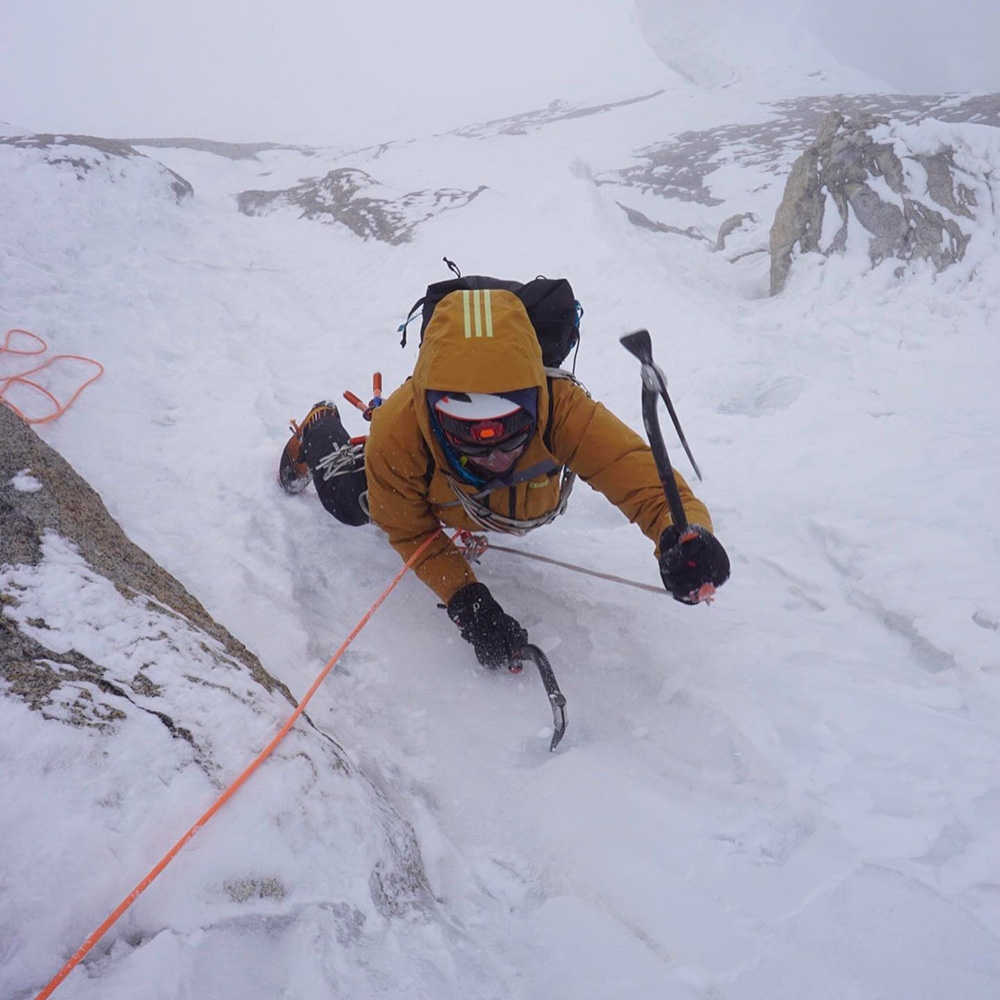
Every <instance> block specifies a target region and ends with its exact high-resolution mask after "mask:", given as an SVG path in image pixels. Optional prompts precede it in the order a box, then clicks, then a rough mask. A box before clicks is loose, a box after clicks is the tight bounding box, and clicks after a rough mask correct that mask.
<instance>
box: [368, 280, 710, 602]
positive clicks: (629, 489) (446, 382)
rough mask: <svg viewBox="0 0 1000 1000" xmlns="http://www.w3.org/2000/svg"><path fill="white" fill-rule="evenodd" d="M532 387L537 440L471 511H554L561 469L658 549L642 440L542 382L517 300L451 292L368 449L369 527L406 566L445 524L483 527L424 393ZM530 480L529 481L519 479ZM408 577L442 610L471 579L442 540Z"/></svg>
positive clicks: (665, 519)
mask: <svg viewBox="0 0 1000 1000" xmlns="http://www.w3.org/2000/svg"><path fill="white" fill-rule="evenodd" d="M531 386H534V387H536V388H537V390H538V424H537V426H536V429H535V433H534V436H533V437H532V439H531V441H530V443H529V445H528V447H527V449H526V450H525V452H524V454H523V455H522V456H521V457H520V458H519V459H518V461H517V464H516V466H515V467H514V469H513V470H512V472H511V473H508V475H507V477H505V478H506V479H507V480H508V481H510V483H511V485H504V486H501V487H499V488H494V489H492V491H490V492H489V493H488V494H486V496H481V497H480V499H479V501H478V503H479V504H482V505H486V506H488V508H489V510H491V511H493V512H495V513H496V514H498V515H500V516H501V517H502V518H505V519H509V520H510V521H511V522H530V521H532V520H533V519H536V518H540V517H542V516H544V515H546V514H548V513H550V512H552V511H554V510H555V509H556V508H557V507H558V505H559V500H560V471H561V469H562V468H563V467H567V468H568V469H570V470H571V471H572V472H574V473H576V475H578V476H579V477H580V478H581V479H582V480H583V481H584V482H585V483H588V484H589V485H590V486H592V487H593V488H594V489H596V490H599V491H600V492H601V493H603V494H604V495H605V496H606V497H607V498H608V499H609V500H610V501H611V502H612V503H613V504H614V505H615V506H616V507H617V508H618V509H619V510H620V511H621V512H622V513H623V514H624V515H625V516H626V517H627V518H628V519H629V520H630V521H633V522H635V523H636V524H638V525H639V528H640V529H641V531H642V533H643V534H644V535H646V536H647V537H648V538H650V539H652V540H653V542H658V541H659V538H660V535H661V533H662V532H663V530H664V528H666V527H668V526H669V525H670V524H671V523H672V519H671V516H670V509H669V507H668V506H667V501H666V498H665V497H664V495H663V487H662V486H661V484H660V477H659V474H658V472H657V469H656V462H655V460H654V459H653V454H652V452H651V451H650V450H649V446H648V445H647V444H646V442H645V441H644V440H643V439H642V438H641V437H640V436H639V435H638V434H636V432H635V431H633V430H632V429H631V428H630V427H628V426H627V425H626V424H624V423H622V422H621V421H620V420H619V419H618V418H617V417H616V416H615V415H614V414H613V413H611V412H610V411H609V410H607V409H605V407H604V406H602V405H601V404H600V403H597V402H595V401H594V400H592V399H591V398H590V396H589V395H588V394H587V392H586V390H584V389H583V388H582V387H581V386H579V385H577V384H576V383H575V382H573V381H572V380H570V379H566V378H553V379H548V378H547V377H546V373H545V368H544V367H543V365H542V352H541V349H540V348H539V346H538V340H537V338H536V336H535V331H534V329H533V328H532V326H531V323H530V321H529V320H528V315H527V313H526V312H525V310H524V306H523V305H522V304H521V301H520V299H518V298H517V296H516V295H514V294H513V293H512V292H507V291H499V290H493V291H487V290H480V291H466V292H452V293H451V294H450V295H447V296H445V298H443V299H442V300H441V301H440V302H439V303H438V305H437V307H436V308H435V310H434V315H433V317H432V319H431V321H430V323H429V324H428V325H427V329H426V331H425V332H424V340H423V344H422V345H421V347H420V354H419V356H418V358H417V364H416V367H415V368H414V369H413V377H412V378H410V379H408V380H407V381H406V382H405V383H404V384H403V385H402V386H400V387H399V388H398V389H397V390H396V391H395V392H394V393H393V394H392V395H391V396H390V397H389V398H388V399H387V400H386V401H385V402H384V403H383V404H382V406H380V407H379V408H378V409H376V410H375V412H374V415H373V418H372V426H371V434H370V436H369V438H368V442H367V444H366V446H365V471H366V473H367V478H368V504H369V508H370V511H371V519H372V521H373V522H374V523H375V524H377V525H378V526H379V527H380V528H382V530H383V531H385V532H386V534H387V535H388V536H389V542H390V544H391V545H392V546H393V548H394V549H396V551H397V552H398V553H399V554H400V555H401V556H402V557H403V559H404V560H406V559H409V558H410V556H412V555H413V553H414V552H415V551H416V550H417V549H418V548H419V547H420V545H422V544H423V542H424V541H426V539H427V537H428V536H429V535H431V534H433V533H434V532H435V531H436V530H437V529H438V528H439V527H440V526H441V525H442V524H445V525H449V526H451V527H454V528H465V529H468V530H470V531H477V530H482V525H481V523H477V521H475V520H473V519H472V517H471V516H470V515H469V513H467V511H466V509H465V507H464V506H463V505H462V503H461V502H460V501H459V500H458V491H461V492H462V493H463V494H464V495H465V496H466V497H469V496H472V495H474V494H476V493H477V488H476V487H475V486H473V485H470V484H466V483H463V482H461V481H460V480H459V479H458V477H457V476H456V475H455V473H454V471H453V470H452V469H451V467H450V466H449V464H448V460H447V458H446V457H445V453H444V449H443V448H442V446H441V444H440V442H439V441H438V440H437V438H436V436H435V434H434V431H433V430H432V426H431V415H430V410H429V408H428V405H427V400H426V393H427V391H428V390H441V391H445V392H447V391H450V392H488V393H496V392H513V391H515V390H518V389H526V388H529V387H531ZM526 471H527V472H529V473H532V474H531V475H530V476H529V477H528V478H521V477H523V476H524V474H525V472H526ZM675 475H676V476H677V486H678V488H679V490H680V494H681V499H682V501H683V504H684V511H685V513H686V514H687V516H688V520H689V521H690V522H691V523H692V524H700V525H702V526H703V527H705V528H707V529H708V530H709V531H711V530H712V521H711V518H710V517H709V514H708V510H707V509H706V508H705V505H704V504H703V503H702V502H701V501H700V500H698V499H697V497H695V495H694V494H693V493H692V492H691V489H690V487H689V486H688V484H687V483H686V482H685V481H684V479H683V478H682V477H681V476H680V475H679V474H676V473H675ZM518 480H520V481H518ZM514 527H515V524H514V523H512V524H511V525H510V528H514ZM508 530H510V529H508ZM414 571H415V572H416V574H417V576H419V577H420V579H421V580H423V582H424V583H426V584H427V586H428V587H430V588H431V589H432V590H433V591H434V592H435V593H436V594H437V595H438V597H440V598H441V600H442V601H444V602H445V603H447V602H448V601H449V600H450V599H451V597H452V595H453V594H455V592H456V591H458V590H459V589H460V588H462V587H464V586H465V585H466V584H468V583H473V582H475V579H476V576H475V574H474V573H473V571H472V568H471V567H470V566H469V563H468V562H467V560H466V559H465V557H464V556H463V555H462V554H461V552H460V551H459V550H458V549H457V548H456V547H455V545H454V544H453V543H452V542H451V540H450V538H449V537H448V536H446V535H444V534H442V535H441V536H440V537H439V538H438V539H437V540H436V541H435V542H433V543H432V544H431V546H430V547H429V549H427V550H426V551H425V552H424V554H423V555H422V556H421V558H420V560H419V561H418V562H417V564H416V565H415V566H414Z"/></svg>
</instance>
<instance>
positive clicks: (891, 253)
mask: <svg viewBox="0 0 1000 1000" xmlns="http://www.w3.org/2000/svg"><path fill="white" fill-rule="evenodd" d="M979 128H982V126H967V127H966V129H965V130H961V129H960V128H959V127H958V126H952V127H951V128H948V127H943V126H942V125H941V123H940V122H936V121H934V120H932V119H930V120H924V121H923V122H920V123H917V124H902V123H899V122H895V123H894V122H892V121H891V120H890V119H889V118H886V117H882V116H879V115H864V116H861V117H858V118H853V119H848V118H846V117H845V116H844V115H842V114H838V113H836V112H834V113H831V114H830V115H829V116H828V117H827V119H826V121H825V122H824V123H823V125H822V127H821V129H820V133H819V136H818V137H817V139H816V141H815V142H814V143H813V144H812V145H811V146H810V147H809V148H808V149H807V150H806V151H805V152H804V153H803V154H802V155H801V156H800V157H799V159H798V160H796V162H795V164H794V165H793V167H792V171H791V174H790V175H789V177H788V181H787V183H786V185H785V193H784V198H783V199H782V202H781V205H780V206H779V207H778V211H777V213H776V214H775V218H774V224H773V226H772V227H771V241H770V251H771V294H772V295H774V294H777V293H778V292H780V291H781V290H782V289H783V288H784V286H785V281H786V279H787V277H788V272H789V270H790V268H791V266H792V259H793V255H794V253H795V252H796V250H798V252H801V253H822V254H825V255H830V254H834V253H844V252H845V250H846V249H847V246H848V242H849V241H851V242H854V241H856V240H858V239H860V240H862V241H863V243H862V246H863V247H864V249H866V250H867V254H868V258H869V260H870V261H871V263H872V265H873V266H874V265H877V264H879V263H880V262H881V261H883V260H885V259H887V258H895V259H897V260H900V261H903V262H909V261H912V260H925V261H929V262H930V263H931V264H932V265H933V267H934V268H935V270H937V271H941V270H944V268H946V267H949V266H950V265H952V264H954V263H955V262H956V261H959V260H961V259H962V258H963V257H964V256H965V251H966V247H967V246H968V244H969V241H970V240H971V239H972V234H973V231H974V229H975V228H977V227H978V226H981V225H984V224H987V225H990V226H991V227H993V226H995V220H996V211H997V209H996V205H997V197H996V195H997V193H998V192H997V190H996V181H995V180H994V178H993V174H994V172H995V164H996V159H995V158H994V156H991V155H989V153H984V152H983V151H978V154H977V152H976V151H974V150H973V149H972V148H971V145H972V144H971V143H970V142H969V140H968V139H967V137H966V131H969V130H975V129H979ZM992 146H993V150H994V151H995V150H996V149H998V148H1000V146H997V144H996V143H995V142H994V143H992ZM833 209H835V210H836V211H835V213H834V211H833Z"/></svg>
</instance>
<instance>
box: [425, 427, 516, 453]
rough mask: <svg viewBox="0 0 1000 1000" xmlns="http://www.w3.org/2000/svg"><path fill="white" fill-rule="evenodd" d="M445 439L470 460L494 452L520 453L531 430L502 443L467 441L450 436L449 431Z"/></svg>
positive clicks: (506, 439)
mask: <svg viewBox="0 0 1000 1000" xmlns="http://www.w3.org/2000/svg"><path fill="white" fill-rule="evenodd" d="M445 437H447V439H448V443H449V444H451V446H452V447H453V448H454V449H455V451H458V452H461V454H463V455H466V456H467V457H468V458H481V457H483V456H485V455H489V454H490V453H491V452H494V451H502V452H512V451H519V450H520V449H522V448H523V447H524V446H525V445H526V444H527V443H528V438H530V437H531V428H530V427H529V428H528V429H527V430H526V431H522V432H521V433H520V434H515V435H514V436H513V437H508V438H504V439H503V440H501V441H490V440H486V441H481V442H475V441H467V440H465V439H464V438H459V437H457V436H456V435H453V434H449V433H448V432H447V431H445Z"/></svg>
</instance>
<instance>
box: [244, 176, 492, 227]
mask: <svg viewBox="0 0 1000 1000" xmlns="http://www.w3.org/2000/svg"><path fill="white" fill-rule="evenodd" d="M378 187H379V185H378V182H377V181H376V180H375V179H374V178H373V177H371V176H370V175H369V174H367V173H365V171H363V170H358V169H356V168H354V167H341V168H338V169H336V170H331V171H330V172H329V173H327V174H326V176H324V177H320V178H312V179H310V180H307V181H304V182H303V183H302V184H298V185H296V186H295V187H293V188H287V189H285V190H283V191H243V192H242V193H241V194H240V195H239V196H238V197H237V205H238V206H239V210H240V211H241V212H243V214H244V215H265V214H267V213H269V212H273V211H276V210H278V209H281V208H297V209H299V210H300V216H299V217H300V218H303V219H319V220H320V221H324V222H335V223H340V224H341V225H344V226H347V228H348V229H350V230H351V232H353V233H355V234H357V235H358V236H360V237H361V238H362V239H375V240H380V241H382V242H383V243H389V244H391V245H393V246H398V245H399V244H400V243H408V242H409V241H410V240H411V239H412V238H413V233H414V230H416V228H417V226H418V225H420V223H422V222H426V221H427V219H430V218H432V217H433V216H435V215H439V214H440V213H441V212H446V211H448V210H449V209H453V208H461V207H462V206H464V205H468V204H469V202H471V201H472V200H473V198H476V197H477V196H478V195H480V194H481V193H482V192H483V191H485V190H486V188H485V186H480V187H478V188H477V189H476V190H475V191H460V190H458V189H457V188H444V189H441V190H438V191H410V192H408V193H406V194H404V195H402V196H400V197H398V198H385V197H377V196H374V195H373V194H372V193H371V192H373V191H374V190H377V189H378Z"/></svg>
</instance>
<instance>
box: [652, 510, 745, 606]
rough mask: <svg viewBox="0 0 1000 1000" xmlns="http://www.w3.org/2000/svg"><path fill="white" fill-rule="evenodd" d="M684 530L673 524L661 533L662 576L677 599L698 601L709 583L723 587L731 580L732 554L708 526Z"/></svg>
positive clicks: (687, 602)
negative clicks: (730, 563) (730, 556)
mask: <svg viewBox="0 0 1000 1000" xmlns="http://www.w3.org/2000/svg"><path fill="white" fill-rule="evenodd" d="M680 537H681V533H680V532H679V531H678V530H677V528H675V527H674V526H673V525H671V526H670V527H669V528H667V529H666V530H665V531H664V532H663V534H662V535H660V576H661V577H662V578H663V586H664V587H666V588H667V590H669V591H670V593H671V594H673V597H674V600H675V601H680V602H681V603H683V604H697V603H698V601H699V591H700V590H701V588H702V587H703V586H705V584H706V583H710V584H711V585H712V586H713V587H721V586H722V585H723V584H724V583H725V582H726V580H728V579H729V556H728V555H726V550H725V549H724V548H723V547H722V543H721V542H720V541H719V540H718V539H717V538H716V537H715V535H713V534H712V533H711V532H710V531H708V530H707V529H706V528H702V527H700V526H699V525H697V524H689V525H688V526H687V528H686V529H685V531H684V541H680Z"/></svg>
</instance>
